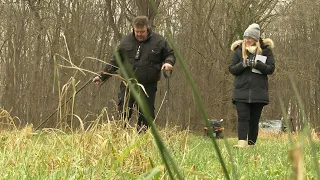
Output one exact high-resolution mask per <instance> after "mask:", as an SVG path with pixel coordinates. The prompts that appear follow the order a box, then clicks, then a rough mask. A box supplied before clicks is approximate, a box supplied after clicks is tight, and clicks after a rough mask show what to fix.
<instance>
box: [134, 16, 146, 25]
mask: <svg viewBox="0 0 320 180" xmlns="http://www.w3.org/2000/svg"><path fill="white" fill-rule="evenodd" d="M132 24H133V25H134V26H149V20H148V17H147V16H137V17H135V18H134V19H133V21H132Z"/></svg>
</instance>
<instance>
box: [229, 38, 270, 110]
mask: <svg viewBox="0 0 320 180" xmlns="http://www.w3.org/2000/svg"><path fill="white" fill-rule="evenodd" d="M242 43H243V40H239V41H236V42H234V43H233V44H232V46H231V50H232V51H234V53H233V56H232V63H231V65H230V66H229V71H230V73H231V74H233V75H234V76H235V79H234V89H233V95H232V102H233V103H234V102H245V103H263V104H268V103H269V94H268V76H267V75H270V74H272V73H273V72H274V69H275V63H274V57H273V54H272V50H271V49H272V48H273V46H274V45H273V41H272V40H271V39H260V45H261V49H262V54H261V55H263V56H267V60H266V63H265V64H264V63H262V62H259V61H258V62H257V64H256V66H255V69H257V70H259V71H260V72H261V74H258V73H253V72H252V69H251V68H250V67H244V66H243V65H242V61H243V58H242ZM253 56H254V55H253V54H248V58H249V59H250V58H253Z"/></svg>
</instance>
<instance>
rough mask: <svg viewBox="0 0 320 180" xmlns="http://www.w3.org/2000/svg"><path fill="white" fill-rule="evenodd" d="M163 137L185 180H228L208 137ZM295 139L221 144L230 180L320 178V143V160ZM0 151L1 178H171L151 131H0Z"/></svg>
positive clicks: (172, 133) (165, 133)
mask: <svg viewBox="0 0 320 180" xmlns="http://www.w3.org/2000/svg"><path fill="white" fill-rule="evenodd" d="M160 135H161V137H162V139H163V141H164V143H165V145H166V146H167V148H168V150H169V152H170V153H171V155H172V157H173V158H174V160H175V162H176V164H177V166H178V167H179V170H180V172H181V174H182V175H183V177H184V178H185V179H227V178H226V177H225V175H224V173H223V171H222V168H221V164H220V162H219V160H218V158H217V154H216V151H215V149H214V147H213V143H212V140H211V139H210V138H209V137H204V136H196V135H193V134H191V133H190V132H188V131H176V130H175V129H166V130H161V131H160ZM292 139H293V140H292V141H289V140H288V137H287V135H286V134H274V135H266V134H265V135H264V134H261V136H260V138H259V140H258V144H257V145H256V146H255V147H253V148H246V149H240V150H239V149H234V148H232V145H233V144H235V143H236V141H237V140H236V139H235V138H227V139H221V140H217V143H218V145H219V148H220V150H221V153H222V156H223V159H224V162H225V164H226V166H227V170H228V173H229V176H230V179H259V180H260V179H294V177H296V176H297V173H299V172H302V173H303V176H304V177H305V178H306V179H318V178H319V177H318V176H317V171H316V168H319V164H318V159H319V153H318V152H319V148H320V145H319V142H318V140H317V138H314V143H312V144H313V145H314V148H315V151H316V152H317V153H318V154H317V157H314V156H312V153H311V146H310V145H311V143H310V142H309V141H307V140H306V138H304V137H303V136H298V135H294V136H292ZM290 142H292V143H290ZM297 144H300V146H299V147H300V148H301V149H300V148H299V147H298V148H297ZM0 149H1V150H0V179H169V176H168V173H167V171H166V168H165V166H164V164H163V162H162V159H161V157H160V155H159V151H158V148H157V146H156V145H155V142H154V138H153V135H152V134H151V132H150V131H148V132H147V133H145V134H143V135H139V134H137V133H136V131H135V129H134V128H128V129H123V128H118V126H117V125H115V124H113V123H112V122H110V123H107V124H104V125H101V126H99V127H97V128H95V129H94V130H90V131H87V132H84V131H78V132H69V133H64V132H62V131H59V130H56V129H44V130H42V131H36V132H32V128H31V127H28V126H27V127H26V128H24V129H22V130H13V131H1V133H0ZM300 150H301V151H300ZM299 153H301V154H299ZM314 158H316V160H315V159H314ZM295 162H298V164H299V163H300V165H302V166H301V167H300V168H298V169H299V170H298V172H296V170H293V169H294V167H295V166H299V165H297V164H296V163H295ZM315 162H316V163H315ZM302 163H303V164H302ZM302 170H304V171H302Z"/></svg>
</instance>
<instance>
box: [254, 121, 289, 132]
mask: <svg viewBox="0 0 320 180" xmlns="http://www.w3.org/2000/svg"><path fill="white" fill-rule="evenodd" d="M259 128H260V129H261V130H262V131H263V132H271V133H280V132H285V131H286V130H287V127H286V125H285V123H284V120H265V121H261V122H259Z"/></svg>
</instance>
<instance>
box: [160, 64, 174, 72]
mask: <svg viewBox="0 0 320 180" xmlns="http://www.w3.org/2000/svg"><path fill="white" fill-rule="evenodd" d="M172 68H173V66H172V65H171V64H169V63H164V64H163V65H162V68H161V69H165V70H166V71H171V70H172Z"/></svg>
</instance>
